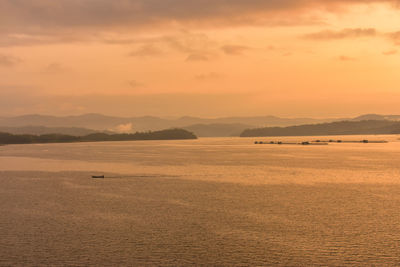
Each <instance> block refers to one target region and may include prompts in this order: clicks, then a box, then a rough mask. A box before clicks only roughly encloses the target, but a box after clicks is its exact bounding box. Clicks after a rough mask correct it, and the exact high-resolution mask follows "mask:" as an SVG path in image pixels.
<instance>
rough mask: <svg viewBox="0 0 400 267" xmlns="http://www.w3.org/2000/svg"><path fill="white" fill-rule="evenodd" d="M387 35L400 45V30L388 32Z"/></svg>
mask: <svg viewBox="0 0 400 267" xmlns="http://www.w3.org/2000/svg"><path fill="white" fill-rule="evenodd" d="M387 36H388V37H389V39H390V40H392V41H393V42H394V43H395V45H400V31H397V32H392V33H388V34H387Z"/></svg>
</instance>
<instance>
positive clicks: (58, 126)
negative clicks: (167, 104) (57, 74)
mask: <svg viewBox="0 0 400 267" xmlns="http://www.w3.org/2000/svg"><path fill="white" fill-rule="evenodd" d="M343 120H350V121H361V120H400V115H377V114H368V115H362V116H359V117H356V118H328V119H313V118H280V117H275V116H258V117H225V118H215V119H207V118H198V117H181V118H177V119H166V118H159V117H152V116H145V117H129V118H128V117H113V116H106V115H101V114H84V115H79V116H65V117H56V116H45V115H24V116H17V117H0V132H9V133H13V134H49V133H59V134H68V135H75V136H83V135H87V134H90V133H93V131H95V132H99V131H101V132H104V131H107V132H117V133H124V132H126V133H133V132H137V131H157V130H162V129H168V128H184V129H186V130H189V131H192V132H193V133H195V134H196V135H197V136H199V137H218V136H239V135H240V133H242V132H243V131H244V130H245V129H251V128H262V127H287V126H295V125H304V124H319V123H327V122H334V121H343Z"/></svg>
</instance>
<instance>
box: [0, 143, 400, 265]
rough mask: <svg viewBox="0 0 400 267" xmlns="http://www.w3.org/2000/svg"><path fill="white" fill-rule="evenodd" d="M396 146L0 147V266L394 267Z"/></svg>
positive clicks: (399, 179) (399, 160)
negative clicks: (386, 266)
mask: <svg viewBox="0 0 400 267" xmlns="http://www.w3.org/2000/svg"><path fill="white" fill-rule="evenodd" d="M366 138H367V139H370V140H389V141H391V142H389V143H385V144H361V143H360V144H353V143H344V144H336V143H335V144H330V145H328V146H296V145H283V146H278V145H255V144H254V141H255V140H263V141H268V140H295V141H307V140H315V139H321V140H325V139H326V140H328V139H342V140H346V139H347V140H362V139H366ZM397 138H398V137H397V136H368V137H365V136H346V137H325V138H324V137H292V138H261V139H260V138H258V139H252V138H250V139H247V138H243V139H239V138H215V139H199V140H188V141H145V142H141V141H139V142H110V143H76V144H46V145H13V146H2V147H0V181H1V187H0V211H1V214H2V216H1V218H0V265H1V266H3V265H139V266H141V265H179V266H183V265H226V266H232V265H242V266H243V265H253V266H254V265H272V264H273V265H282V266H283V265H285V266H299V265H337V266H343V265H361V264H362V265H398V264H400V253H399V252H398V245H399V241H400V223H399V221H400V211H399V209H398V207H399V206H400V197H399V196H400V167H399V166H400V157H399V156H400V142H399V141H398V140H397ZM96 174H105V175H106V179H104V180H103V179H92V178H91V175H96Z"/></svg>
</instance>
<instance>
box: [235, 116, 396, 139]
mask: <svg viewBox="0 0 400 267" xmlns="http://www.w3.org/2000/svg"><path fill="white" fill-rule="evenodd" d="M399 133H400V122H396V121H385V120H367V121H340V122H332V123H322V124H311V125H300V126H290V127H266V128H258V129H248V130H245V131H244V132H243V133H242V134H241V135H240V136H241V137H263V136H318V135H350V134H399Z"/></svg>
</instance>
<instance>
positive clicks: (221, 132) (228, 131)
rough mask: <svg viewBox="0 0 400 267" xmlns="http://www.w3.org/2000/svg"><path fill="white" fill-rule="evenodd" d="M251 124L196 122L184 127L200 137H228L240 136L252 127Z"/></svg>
mask: <svg viewBox="0 0 400 267" xmlns="http://www.w3.org/2000/svg"><path fill="white" fill-rule="evenodd" d="M250 127H251V126H250V125H247V124H240V123H232V124H222V123H214V124H195V125H190V126H187V127H184V129H186V130H188V131H190V132H193V133H195V134H196V135H197V136H198V137H226V136H229V137H230V136H240V134H241V133H242V132H243V131H244V130H245V129H248V128H250Z"/></svg>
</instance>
